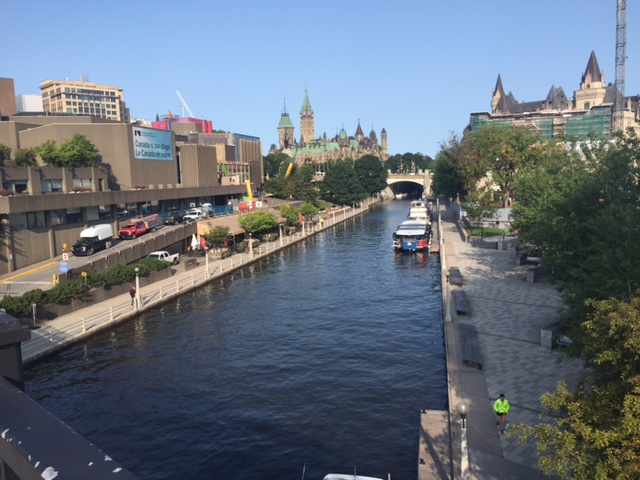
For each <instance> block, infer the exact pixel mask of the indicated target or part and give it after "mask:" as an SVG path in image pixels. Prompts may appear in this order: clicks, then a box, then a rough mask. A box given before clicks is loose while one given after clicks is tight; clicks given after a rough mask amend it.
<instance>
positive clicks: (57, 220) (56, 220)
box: [51, 210, 67, 225]
mask: <svg viewBox="0 0 640 480" xmlns="http://www.w3.org/2000/svg"><path fill="white" fill-rule="evenodd" d="M65 223H67V212H66V210H51V225H64V224H65Z"/></svg>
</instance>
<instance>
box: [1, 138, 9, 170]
mask: <svg viewBox="0 0 640 480" xmlns="http://www.w3.org/2000/svg"><path fill="white" fill-rule="evenodd" d="M10 160H11V148H9V147H7V146H6V145H4V144H2V143H0V167H3V166H5V165H6V164H7V163H8V162H9V161H10Z"/></svg>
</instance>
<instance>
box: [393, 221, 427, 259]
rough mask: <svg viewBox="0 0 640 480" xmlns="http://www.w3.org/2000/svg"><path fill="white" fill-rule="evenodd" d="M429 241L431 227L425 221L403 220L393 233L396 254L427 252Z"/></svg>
mask: <svg viewBox="0 0 640 480" xmlns="http://www.w3.org/2000/svg"><path fill="white" fill-rule="evenodd" d="M430 240H431V225H430V223H429V222H428V221H427V220H405V221H404V222H402V223H401V224H400V225H398V228H397V230H396V231H395V232H393V248H394V250H395V251H396V252H417V251H419V250H427V249H428V248H429V243H430Z"/></svg>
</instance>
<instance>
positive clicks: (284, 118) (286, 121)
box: [272, 112, 293, 130]
mask: <svg viewBox="0 0 640 480" xmlns="http://www.w3.org/2000/svg"><path fill="white" fill-rule="evenodd" d="M272 128H273V127H272ZM281 128H293V123H291V117H290V116H289V114H288V113H287V112H284V113H283V114H282V115H280V123H279V124H278V130H280V129H281Z"/></svg>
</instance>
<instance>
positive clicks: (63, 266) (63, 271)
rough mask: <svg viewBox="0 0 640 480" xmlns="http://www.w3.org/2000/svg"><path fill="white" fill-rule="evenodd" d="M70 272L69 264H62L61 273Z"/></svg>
mask: <svg viewBox="0 0 640 480" xmlns="http://www.w3.org/2000/svg"><path fill="white" fill-rule="evenodd" d="M68 271H69V264H68V263H67V262H60V273H67V272H68Z"/></svg>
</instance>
